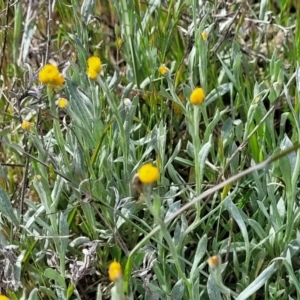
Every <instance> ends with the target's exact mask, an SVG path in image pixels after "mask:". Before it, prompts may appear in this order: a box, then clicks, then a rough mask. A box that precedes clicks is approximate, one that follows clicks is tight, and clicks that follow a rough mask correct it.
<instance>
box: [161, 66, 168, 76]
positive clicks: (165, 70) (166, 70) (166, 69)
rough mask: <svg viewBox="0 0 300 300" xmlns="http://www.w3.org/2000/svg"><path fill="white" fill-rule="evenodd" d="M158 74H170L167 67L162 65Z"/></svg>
mask: <svg viewBox="0 0 300 300" xmlns="http://www.w3.org/2000/svg"><path fill="white" fill-rule="evenodd" d="M158 72H159V74H160V75H162V76H165V75H166V74H167V73H168V72H169V69H168V68H167V67H166V66H165V65H160V66H159V68H158Z"/></svg>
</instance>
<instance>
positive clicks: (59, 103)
mask: <svg viewBox="0 0 300 300" xmlns="http://www.w3.org/2000/svg"><path fill="white" fill-rule="evenodd" d="M68 105H69V101H68V100H67V99H65V98H59V99H58V101H57V106H58V107H59V108H66V107H67V106H68Z"/></svg>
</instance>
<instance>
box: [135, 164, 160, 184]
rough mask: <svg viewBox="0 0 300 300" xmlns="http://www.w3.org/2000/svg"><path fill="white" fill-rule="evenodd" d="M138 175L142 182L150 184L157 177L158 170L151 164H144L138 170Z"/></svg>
mask: <svg viewBox="0 0 300 300" xmlns="http://www.w3.org/2000/svg"><path fill="white" fill-rule="evenodd" d="M138 176H139V179H140V181H141V182H142V183H144V184H152V183H154V182H156V181H157V179H158V178H159V171H158V168H157V167H155V166H153V165H152V164H144V165H142V166H141V167H140V169H139V170H138Z"/></svg>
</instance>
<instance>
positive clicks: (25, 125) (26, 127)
mask: <svg viewBox="0 0 300 300" xmlns="http://www.w3.org/2000/svg"><path fill="white" fill-rule="evenodd" d="M21 127H22V129H23V130H24V131H28V130H30V129H31V127H32V124H31V123H30V122H28V121H24V122H23V123H22V124H21ZM0 300H1V299H0Z"/></svg>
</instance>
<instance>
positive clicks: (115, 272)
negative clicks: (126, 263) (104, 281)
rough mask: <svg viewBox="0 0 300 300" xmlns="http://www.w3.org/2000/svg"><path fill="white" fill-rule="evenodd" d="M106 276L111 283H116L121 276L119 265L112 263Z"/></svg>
mask: <svg viewBox="0 0 300 300" xmlns="http://www.w3.org/2000/svg"><path fill="white" fill-rule="evenodd" d="M108 275H109V279H110V280H111V281H116V280H118V279H120V278H122V276H123V272H122V267H121V264H120V263H118V262H116V261H114V262H112V263H111V264H110V265H109V268H108Z"/></svg>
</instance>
